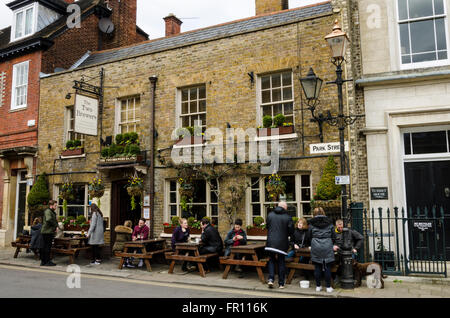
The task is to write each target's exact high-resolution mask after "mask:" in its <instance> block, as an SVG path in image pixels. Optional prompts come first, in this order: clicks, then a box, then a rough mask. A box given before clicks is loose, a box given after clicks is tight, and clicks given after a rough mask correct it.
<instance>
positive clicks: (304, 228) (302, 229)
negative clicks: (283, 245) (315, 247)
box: [287, 218, 311, 263]
mask: <svg viewBox="0 0 450 318" xmlns="http://www.w3.org/2000/svg"><path fill="white" fill-rule="evenodd" d="M310 245H311V238H310V236H309V231H308V221H306V219H305V218H300V219H299V220H298V222H297V226H296V227H295V231H294V234H293V235H292V236H291V247H292V250H291V251H290V252H289V253H288V256H287V258H290V257H293V256H294V255H295V250H298V249H299V248H305V247H309V246H310ZM305 261H307V259H306V258H305V257H303V256H302V257H301V258H300V262H301V263H305Z"/></svg>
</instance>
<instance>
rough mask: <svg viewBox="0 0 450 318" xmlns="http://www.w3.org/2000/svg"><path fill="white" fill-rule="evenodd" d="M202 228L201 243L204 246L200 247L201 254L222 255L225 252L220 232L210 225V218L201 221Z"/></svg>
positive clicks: (206, 266) (206, 268) (206, 267)
mask: <svg viewBox="0 0 450 318" xmlns="http://www.w3.org/2000/svg"><path fill="white" fill-rule="evenodd" d="M201 227H202V236H201V241H202V245H201V246H200V249H199V253H200V255H202V254H210V253H219V255H221V254H222V251H223V241H222V238H221V237H220V234H219V231H217V229H216V228H215V227H214V226H212V225H211V224H210V223H209V219H208V218H203V219H202V220H201ZM204 266H205V270H206V271H207V270H208V265H207V264H206V263H205V265H204Z"/></svg>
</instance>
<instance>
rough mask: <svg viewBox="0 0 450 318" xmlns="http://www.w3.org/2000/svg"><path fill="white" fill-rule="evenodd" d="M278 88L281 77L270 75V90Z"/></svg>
mask: <svg viewBox="0 0 450 318" xmlns="http://www.w3.org/2000/svg"><path fill="white" fill-rule="evenodd" d="M280 86H281V75H280V74H276V75H272V88H275V87H280Z"/></svg>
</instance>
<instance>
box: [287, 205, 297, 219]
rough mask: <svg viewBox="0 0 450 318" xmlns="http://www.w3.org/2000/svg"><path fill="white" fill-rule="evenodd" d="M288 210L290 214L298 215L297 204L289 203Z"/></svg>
mask: <svg viewBox="0 0 450 318" xmlns="http://www.w3.org/2000/svg"><path fill="white" fill-rule="evenodd" d="M287 212H288V214H289V216H291V217H294V216H295V217H296V216H297V204H288V209H287Z"/></svg>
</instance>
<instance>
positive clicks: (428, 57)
mask: <svg viewBox="0 0 450 318" xmlns="http://www.w3.org/2000/svg"><path fill="white" fill-rule="evenodd" d="M435 60H436V53H434V52H433V53H424V54H415V55H413V56H412V61H413V63H419V62H426V61H435Z"/></svg>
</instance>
